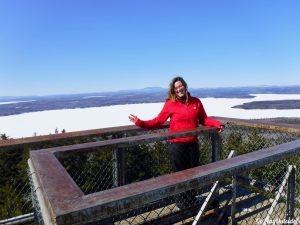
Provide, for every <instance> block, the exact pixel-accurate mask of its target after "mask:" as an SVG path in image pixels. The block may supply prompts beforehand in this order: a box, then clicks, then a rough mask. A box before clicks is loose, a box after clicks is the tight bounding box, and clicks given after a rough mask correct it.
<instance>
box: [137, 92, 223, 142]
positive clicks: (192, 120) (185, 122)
mask: <svg viewBox="0 0 300 225" xmlns="http://www.w3.org/2000/svg"><path fill="white" fill-rule="evenodd" d="M168 118H170V131H182V130H186V129H190V128H197V127H198V125H199V123H200V124H202V125H204V126H209V127H216V128H221V126H222V125H223V124H222V123H221V122H220V121H218V120H215V119H212V118H209V117H207V115H206V112H205V110H204V108H203V105H202V103H201V101H200V100H199V99H198V98H195V97H192V96H189V97H188V100H187V102H186V104H184V103H183V102H182V101H180V100H178V101H172V100H167V101H166V102H165V104H164V107H163V109H162V110H161V112H160V113H159V114H158V116H157V117H155V118H154V119H152V120H146V121H144V120H140V119H138V120H137V121H136V123H135V125H137V126H139V127H141V128H146V129H159V128H161V127H162V125H163V124H164V123H165V122H166V121H167V119H168ZM197 141H198V140H197V136H192V137H183V138H176V139H172V140H169V142H197Z"/></svg>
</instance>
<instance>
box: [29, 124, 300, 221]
mask: <svg viewBox="0 0 300 225" xmlns="http://www.w3.org/2000/svg"><path fill="white" fill-rule="evenodd" d="M201 132H215V130H214V129H213V128H199V129H194V130H189V131H185V132H177V133H168V132H165V133H154V134H147V135H140V136H135V137H128V138H122V139H112V140H108V141H101V142H92V143H86V144H79V145H73V146H64V147H57V148H51V149H48V150H40V151H32V152H31V154H30V163H31V167H32V170H33V171H35V172H36V176H37V181H38V183H39V188H40V190H41V192H42V196H43V200H44V203H45V205H46V206H47V210H48V212H49V214H50V217H51V220H52V223H53V224H55V223H56V224H79V223H87V222H93V221H95V220H101V219H105V218H107V217H109V216H113V215H116V214H119V213H124V212H126V211H128V210H129V209H132V208H135V207H141V206H143V205H145V204H147V203H150V202H152V201H156V200H159V199H161V198H165V197H168V196H171V195H175V194H178V193H180V192H183V191H186V190H189V189H193V188H196V187H197V188H199V187H202V186H203V185H205V184H207V183H210V182H214V181H216V180H219V179H221V178H223V177H225V176H232V175H234V174H237V173H239V172H242V171H245V170H247V169H255V168H258V167H260V166H262V165H265V164H267V163H270V162H274V161H278V160H281V159H285V158H287V157H290V156H292V155H294V154H299V153H300V140H296V141H293V142H289V143H286V144H282V145H278V146H275V147H271V148H267V149H263V150H260V151H256V152H252V153H248V154H245V155H241V156H237V157H235V158H232V159H226V160H222V161H217V162H215V163H213V164H207V165H204V166H201V167H196V168H193V169H189V170H185V171H181V172H177V173H173V174H169V175H164V176H161V177H157V178H153V179H149V180H145V181H141V182H137V183H133V184H129V185H125V186H121V187H116V188H113V189H110V190H106V191H102V192H98V193H93V194H89V195H84V194H83V192H82V191H81V190H80V189H79V187H78V186H77V185H76V184H75V182H74V181H73V180H72V178H71V177H70V176H69V174H68V173H67V172H66V171H65V169H64V168H63V167H62V165H61V164H60V162H59V161H58V158H59V157H60V156H61V155H62V154H67V153H68V152H82V151H85V152H86V151H94V150H95V148H99V147H101V146H107V145H110V146H119V147H124V146H128V145H130V144H138V143H145V142H146V143H150V142H153V141H160V140H166V139H172V138H174V137H180V136H187V135H199V134H200V133H201ZM50 171H51V172H50Z"/></svg>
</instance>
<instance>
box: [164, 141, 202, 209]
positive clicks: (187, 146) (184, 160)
mask: <svg viewBox="0 0 300 225" xmlns="http://www.w3.org/2000/svg"><path fill="white" fill-rule="evenodd" d="M168 152H169V158H170V162H171V166H172V171H173V172H178V171H181V170H185V169H189V168H193V167H196V166H199V157H200V152H199V144H198V143H191V142H178V143H175V142H170V143H169V145H168ZM175 202H176V205H177V207H178V208H180V209H186V208H189V207H191V206H193V205H194V204H195V202H196V191H195V190H190V191H187V192H184V193H181V194H179V195H178V196H176V197H175Z"/></svg>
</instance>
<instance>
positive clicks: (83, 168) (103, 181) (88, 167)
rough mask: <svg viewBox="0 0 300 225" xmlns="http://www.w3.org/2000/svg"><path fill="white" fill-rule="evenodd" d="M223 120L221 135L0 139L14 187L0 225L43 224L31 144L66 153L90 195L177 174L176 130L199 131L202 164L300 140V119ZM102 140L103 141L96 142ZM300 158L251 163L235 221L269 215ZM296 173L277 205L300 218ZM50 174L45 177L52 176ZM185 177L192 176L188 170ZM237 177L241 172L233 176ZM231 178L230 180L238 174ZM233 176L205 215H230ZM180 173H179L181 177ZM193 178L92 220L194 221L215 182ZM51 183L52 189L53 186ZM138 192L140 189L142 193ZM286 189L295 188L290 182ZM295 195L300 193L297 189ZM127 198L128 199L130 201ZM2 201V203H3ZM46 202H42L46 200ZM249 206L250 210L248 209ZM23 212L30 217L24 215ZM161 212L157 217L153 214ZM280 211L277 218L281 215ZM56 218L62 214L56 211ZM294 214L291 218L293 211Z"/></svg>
mask: <svg viewBox="0 0 300 225" xmlns="http://www.w3.org/2000/svg"><path fill="white" fill-rule="evenodd" d="M218 119H220V120H222V121H223V122H226V123H227V125H226V129H225V131H224V132H222V133H221V135H218V134H217V133H215V131H214V130H210V129H209V130H205V129H204V130H201V129H202V128H201V129H200V130H201V132H200V131H197V132H198V133H197V132H196V133H193V132H194V131H187V133H186V132H185V133H184V132H183V133H180V134H169V133H165V130H157V131H145V130H141V129H138V128H136V127H134V126H123V127H114V128H107V129H97V130H91V131H80V132H69V133H64V134H55V135H46V136H38V137H31V138H23V139H12V140H8V141H0V153H1V159H2V160H3V161H4V166H3V167H1V171H0V182H1V185H0V186H1V187H4V186H5V188H4V189H3V190H5V189H6V187H7V190H9V192H1V193H0V194H1V198H0V199H5V201H3V205H0V224H7V222H8V221H9V222H10V223H15V224H18V223H19V224H21V223H24V222H26V221H27V222H30V221H33V220H34V218H35V223H36V224H38V223H39V222H41V223H43V220H42V219H41V218H42V217H41V214H40V213H41V212H42V210H35V209H38V208H39V207H40V205H39V201H37V198H33V203H32V201H31V195H32V196H36V195H38V196H39V198H44V195H45V193H44V192H40V191H41V189H40V188H33V189H32V191H33V192H32V194H31V193H30V185H29V180H28V179H27V178H26V164H25V162H26V158H27V157H28V156H27V154H28V152H29V151H30V150H34V149H47V148H49V147H50V149H49V150H46V152H52V153H51V154H52V155H53V156H55V158H54V159H55V160H54V161H57V159H59V161H57V163H58V164H59V165H60V170H58V174H60V173H62V171H65V172H64V173H67V174H68V175H67V176H68V177H69V179H70V182H73V184H74V186H77V187H78V188H79V192H80V193H83V196H85V198H86V196H93V195H97V194H98V193H107V192H108V193H111V190H115V189H119V188H122V187H127V188H131V187H132V186H130V185H136V184H141V185H142V182H146V181H150V180H151V179H155V180H156V179H159V178H160V177H164V176H173V175H174V174H170V173H171V171H170V166H169V164H168V155H167V152H166V139H168V138H172V137H173V136H172V135H175V136H176V135H191V134H196V135H198V137H199V141H200V143H201V146H200V153H201V156H200V162H201V164H207V163H210V162H214V161H217V160H219V159H225V158H226V157H227V155H228V153H229V151H230V150H232V149H233V150H236V152H237V155H242V154H245V153H248V152H252V151H257V150H259V149H263V148H267V149H268V148H270V147H271V148H272V147H273V146H276V145H280V144H282V143H287V142H290V141H293V140H298V139H299V138H300V128H299V125H291V124H279V123H272V122H260V121H249V120H237V119H231V118H221V117H218ZM166 127H167V126H166ZM166 127H165V128H166ZM189 132H190V133H189ZM191 132H192V133H191ZM160 133H162V134H160ZM168 135H171V136H168ZM146 139H147V140H146ZM130 140H131V141H130ZM135 140H136V141H137V142H136V141H135ZM145 140H146V141H145ZM100 142H101V145H99V146H97V144H99V143H100ZM79 143H86V144H83V145H86V146H88V147H87V148H86V149H85V150H80V148H81V147H82V146H83V145H81V144H79ZM96 143H97V144H96ZM105 143H106V144H105ZM121 143H122V144H121ZM74 144H75V145H74ZM78 144H79V145H78ZM54 146H57V148H55V149H56V150H57V149H59V148H61V150H57V152H55V151H56V150H53V148H52V147H54ZM59 146H65V147H59ZM70 146H77V147H78V146H79V148H78V149H76V148H75V149H74V150H75V151H73V150H66V149H68V148H70ZM80 146H81V147H80ZM62 149H64V150H62ZM221 149H222V151H221ZM43 151H44V150H43ZM37 152H39V151H37ZM54 152H55V154H54ZM19 153H22V154H19ZM32 154H35V151H32ZM18 160H19V161H18ZM297 161H300V160H298V156H297V154H296V153H293V157H292V158H290V157H287V156H286V158H285V159H280V160H279V161H278V162H274V163H270V164H268V165H264V166H263V167H261V168H259V169H254V168H252V167H250V168H248V167H247V169H246V170H245V172H243V173H239V174H238V176H237V181H236V182H237V193H236V194H237V197H236V199H237V203H236V212H235V214H234V215H235V217H236V218H237V219H236V221H238V222H240V223H245V224H256V223H255V221H256V220H257V221H258V219H262V218H265V217H263V214H264V213H266V212H267V211H266V210H261V208H262V209H264V208H268V207H269V205H271V202H272V200H270V199H272V198H273V197H275V195H276V191H277V189H278V187H279V186H280V184H281V183H282V179H283V176H284V174H285V172H286V170H287V167H288V165H290V164H292V165H296V166H297ZM11 164H12V165H14V164H15V165H17V168H18V171H17V173H16V172H15V171H16V170H15V169H11V168H12V165H11ZM137 165H138V166H137ZM212 167H214V166H212ZM23 168H24V169H23ZM33 168H34V167H33ZM296 168H298V167H296ZM37 171H38V170H37ZM208 172H209V171H208ZM295 172H296V177H295V180H296V182H295V185H293V184H292V182H288V184H289V186H294V189H295V192H293V191H289V194H286V193H285V192H283V194H282V195H281V197H280V198H279V203H278V204H279V206H278V205H277V206H276V211H278V208H279V209H282V210H279V211H284V212H286V211H288V212H289V213H288V214H289V215H292V214H294V215H295V218H296V219H298V218H299V216H300V213H299V210H298V208H299V190H300V188H299V183H300V182H299V175H297V174H298V173H297V169H296V171H295ZM30 174H31V176H30V177H33V179H32V182H33V183H34V184H33V183H32V185H31V186H32V187H40V183H39V182H40V178H39V176H38V174H36V173H35V172H34V173H30ZM48 174H50V175H51V174H52V173H49V171H48ZM48 174H44V175H45V176H48ZM44 175H43V176H44ZM52 175H54V174H52ZM4 176H5V177H4ZM182 176H184V177H186V175H185V174H184V175H182ZM232 176H235V175H234V174H232ZM228 177H229V178H230V177H231V175H229V176H228ZM228 177H227V178H223V177H220V179H219V180H220V183H221V184H222V185H221V186H220V188H219V191H218V193H219V195H216V197H215V198H216V200H217V202H219V204H217V205H215V206H209V207H208V211H206V212H205V213H204V216H203V221H206V220H209V219H211V217H210V216H209V212H211V210H212V209H211V208H214V209H215V210H214V211H213V213H216V214H218V216H219V217H220V215H223V217H227V218H231V216H230V213H229V212H228V207H229V206H230V205H231V204H232V203H231V200H230V199H231V197H232V196H231V197H228V196H230V193H229V192H228V190H231V183H232V182H231V181H228ZM25 178H26V179H25ZM221 178H222V179H221ZM177 179H179V177H177ZM179 180H180V179H179ZM297 181H298V182H297ZM203 182H204V181H203ZM189 183H190V182H188V183H186V182H184V181H183V182H181V183H180V182H179V183H178V184H176V185H175V186H174V187H173V188H175V189H176V190H177V192H176V193H177V194H174V193H175V192H174V193H171V192H170V193H169V194H168V195H167V197H165V198H162V197H163V196H162V195H161V196H160V197H161V198H160V199H159V200H155V201H154V202H153V201H152V200H153V199H152V200H151V201H149V202H148V203H147V202H144V203H143V204H140V205H139V207H138V208H134V209H133V208H130V207H129V206H128V207H127V208H126V210H127V211H126V210H125V211H126V212H125V211H124V212H123V213H118V214H109V218H108V217H105V216H102V217H101V216H100V217H98V216H97V214H95V215H93V216H92V217H91V218H93V219H92V220H93V221H98V220H102V222H103V219H104V220H105V222H110V223H115V224H137V223H143V222H144V223H148V224H149V223H151V224H155V223H159V221H160V222H163V221H169V222H168V223H172V221H174V222H176V221H178V219H179V221H181V222H182V223H184V221H186V220H188V219H191V220H193V219H194V218H195V216H196V215H197V213H198V212H199V209H200V207H201V205H202V202H203V200H204V198H205V197H206V196H207V194H208V193H209V191H208V190H209V189H210V187H211V186H212V185H213V183H212V181H205V182H204V183H205V185H204V186H205V187H202V186H201V185H200V186H197V187H195V188H192V186H189V185H188V184H189ZM147 184H148V183H147ZM3 185H4V186H3ZM178 185H179V186H180V187H181V186H182V185H183V186H184V187H185V188H183V189H180V191H179V190H178V187H177V186H178ZM66 187H67V186H66ZM193 187H194V186H193ZM45 188H48V187H47V185H46V186H45ZM138 190H139V189H137V190H136V191H138ZM141 190H142V188H141ZM189 190H192V191H194V192H195V193H196V196H197V204H196V206H195V205H192V204H191V203H188V205H186V207H185V208H180V209H179V208H178V207H177V204H178V203H179V202H184V201H185V199H183V198H182V196H186V197H188V196H189V195H182V194H178V193H179V192H182V193H186V192H188V191H189ZM249 190H250V191H249ZM284 190H285V188H284ZM287 190H291V188H289V189H287ZM153 191H154V192H153ZM153 191H152V192H151V193H154V194H155V195H156V194H157V193H156V192H155V190H153ZM246 191H248V192H247V193H248V194H247V195H246V194H245V195H244V196H242V194H244V193H246ZM39 193H40V194H42V193H43V195H39ZM254 193H259V194H257V195H258V196H260V198H262V197H261V196H264V198H266V199H269V200H264V201H261V203H260V205H259V206H256V207H246V205H245V204H242V203H241V202H244V201H245V202H246V201H248V200H247V199H248V197H249V196H252V195H254ZM293 193H295V194H294V195H293ZM57 194H58V193H57ZM142 195H143V194H142ZM143 196H144V195H143ZM224 196H225V197H226V196H227V197H226V201H225V200H224V199H223V198H225V197H224ZM265 196H267V197H265ZM144 197H145V196H144ZM249 198H250V197H249ZM252 198H253V200H252V201H254V198H256V197H255V196H254V197H253V196H252ZM283 198H286V199H289V201H288V203H285V204H283V205H282V206H281V205H280V204H282V199H283ZM87 199H88V198H87ZM291 199H292V200H291ZM73 200H74V199H72V200H69V201H71V202H72V201H73ZM213 200H214V199H212V202H214V201H213ZM74 201H75V200H74ZM141 201H142V200H141ZM249 201H250V200H249ZM125 202H127V200H126V201H125ZM250 202H251V201H250ZM0 204H2V203H1V201H0ZM32 204H33V205H32ZM132 204H133V203H132ZM226 204H227V206H226ZM293 204H294V206H293ZM297 207H298V208H297ZM40 208H43V206H42V207H40ZM92 208H93V207H92ZM286 208H288V209H286ZM46 209H47V210H48V209H49V208H46ZM283 209H284V210H283ZM33 210H35V217H34V214H33V213H32V212H33ZM247 210H249V212H248V211H247ZM260 210H261V211H260ZM293 210H294V211H293ZM50 211H51V210H50ZM250 211H251V212H250ZM254 211H255V212H256V213H255V214H254V215H252V216H249V215H248V214H251V213H252V214H253V212H254ZM259 211H260V212H259ZM22 214H24V215H23V216H22ZM50 214H51V213H50ZM154 214H155V216H153V215H154ZM273 214H274V212H273ZM273 214H272V216H271V218H273V217H274V215H273ZM285 214H286V213H285ZM277 215H279V214H277ZM279 217H280V218H285V217H284V216H281V215H279ZM49 218H55V217H51V216H50V217H49ZM60 218H62V217H60ZM105 218H106V219H105ZM289 218H292V217H291V216H290V217H289ZM73 219H74V221H73V222H75V219H76V218H75V217H74V218H73ZM79 221H80V220H79ZM155 221H156V222H155ZM203 221H202V220H201V224H202V223H204V222H203ZM216 221H219V223H220V224H225V222H224V219H222V218H219V219H218V218H217V220H216ZM243 221H244V222H243ZM257 221H256V222H257ZM262 221H263V220H262ZM187 222H189V221H187ZM96 223H97V222H96Z"/></svg>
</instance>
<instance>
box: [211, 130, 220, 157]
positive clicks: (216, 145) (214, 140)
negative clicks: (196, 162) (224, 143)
mask: <svg viewBox="0 0 300 225" xmlns="http://www.w3.org/2000/svg"><path fill="white" fill-rule="evenodd" d="M210 139H211V148H212V152H211V161H212V162H216V161H218V160H220V158H221V143H220V135H219V133H217V131H214V132H211V133H210Z"/></svg>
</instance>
